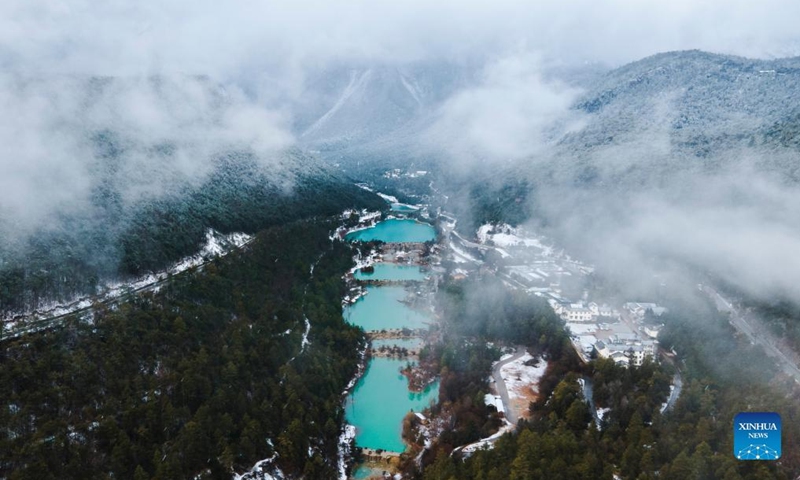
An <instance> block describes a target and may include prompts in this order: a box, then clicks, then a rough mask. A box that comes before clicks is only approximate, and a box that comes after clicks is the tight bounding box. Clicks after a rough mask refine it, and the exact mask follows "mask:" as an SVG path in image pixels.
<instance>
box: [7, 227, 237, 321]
mask: <svg viewBox="0 0 800 480" xmlns="http://www.w3.org/2000/svg"><path fill="white" fill-rule="evenodd" d="M252 239H253V237H252V236H250V235H247V234H245V233H231V234H228V235H223V234H221V233H219V232H217V231H216V230H213V229H208V230H207V231H206V242H205V244H204V245H203V247H202V248H201V249H200V251H199V252H198V253H196V254H195V255H192V256H190V257H186V258H183V259H181V260H180V261H178V262H177V263H175V264H174V265H172V266H171V267H169V268H167V269H166V270H163V271H161V272H158V273H152V274H148V275H144V276H142V277H139V278H137V279H135V280H132V281H128V282H107V283H106V284H105V285H104V286H102V287H100V289H99V290H100V293H99V294H97V295H93V296H86V297H81V298H75V299H73V300H71V301H68V302H52V303H50V304H49V305H46V306H44V307H42V308H39V309H37V310H36V311H33V312H15V313H10V314H6V315H5V316H4V317H2V318H0V321H2V322H3V328H4V330H3V332H13V331H14V330H16V329H17V327H19V326H21V325H20V323H21V322H25V321H33V320H40V319H46V318H54V317H61V316H63V315H67V314H70V313H75V312H78V311H81V310H84V309H87V308H89V307H91V306H92V304H93V303H94V302H100V303H103V302H108V301H111V300H115V299H117V298H120V297H122V296H123V295H125V294H128V293H131V292H137V291H141V290H146V289H157V288H158V284H160V283H161V282H163V281H165V280H166V279H167V278H169V277H170V275H177V274H179V273H182V272H185V271H186V270H189V269H190V268H194V267H199V266H200V265H203V264H205V263H207V262H209V261H211V260H213V259H214V258H217V257H222V256H225V255H227V254H228V253H230V252H232V251H234V250H236V249H238V248H241V247H243V246H244V245H245V244H247V243H249V242H251V241H252ZM46 327H47V325H44V326H40V327H38V328H31V329H24V328H21V329H19V330H18V332H17V334H19V335H21V334H23V333H26V332H32V331H35V330H37V329H40V328H46ZM14 335H15V334H14V333H11V334H10V335H9V337H11V336H14Z"/></svg>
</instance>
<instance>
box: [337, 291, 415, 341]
mask: <svg viewBox="0 0 800 480" xmlns="http://www.w3.org/2000/svg"><path fill="white" fill-rule="evenodd" d="M367 292H368V293H367V294H366V295H365V296H363V297H361V298H359V299H358V301H357V302H356V303H355V304H353V305H350V306H348V307H347V308H345V311H344V318H345V319H347V321H348V322H350V323H352V324H353V325H358V326H359V327H361V328H363V329H364V330H366V331H372V330H383V329H391V328H425V327H427V323H428V322H430V321H431V319H430V318H428V317H427V316H426V315H425V314H423V313H421V312H419V311H417V310H414V309H412V308H409V307H408V306H407V305H406V304H404V303H401V302H400V300H403V299H405V298H406V295H407V294H406V290H405V288H404V287H403V286H401V285H384V286H380V287H375V286H367Z"/></svg>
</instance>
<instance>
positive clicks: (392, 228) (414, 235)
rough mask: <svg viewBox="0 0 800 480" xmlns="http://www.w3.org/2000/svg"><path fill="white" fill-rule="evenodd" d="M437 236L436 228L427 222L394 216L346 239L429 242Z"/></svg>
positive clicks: (351, 240)
mask: <svg viewBox="0 0 800 480" xmlns="http://www.w3.org/2000/svg"><path fill="white" fill-rule="evenodd" d="M435 238H436V230H434V228H433V227H432V226H430V225H428V224H427V223H421V222H417V221H415V220H408V219H397V218H392V219H390V220H385V221H383V222H379V223H378V224H377V225H375V226H374V227H370V228H366V229H364V230H358V231H355V232H351V233H348V234H347V236H346V237H345V239H346V240H348V241H350V242H353V241H357V240H361V241H370V240H381V241H384V242H387V243H405V242H427V241H428V240H434V239H435Z"/></svg>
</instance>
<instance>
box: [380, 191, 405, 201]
mask: <svg viewBox="0 0 800 480" xmlns="http://www.w3.org/2000/svg"><path fill="white" fill-rule="evenodd" d="M378 196H379V197H381V198H382V199H384V200H386V201H387V202H389V203H400V201H399V200H398V199H397V197H394V196H392V195H386V194H385V193H381V192H378Z"/></svg>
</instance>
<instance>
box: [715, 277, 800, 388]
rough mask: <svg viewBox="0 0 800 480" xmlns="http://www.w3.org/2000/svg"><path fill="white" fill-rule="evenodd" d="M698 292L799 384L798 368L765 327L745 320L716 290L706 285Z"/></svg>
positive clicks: (753, 321) (754, 320)
mask: <svg viewBox="0 0 800 480" xmlns="http://www.w3.org/2000/svg"><path fill="white" fill-rule="evenodd" d="M700 290H702V291H703V292H705V293H706V294H707V295H708V296H710V297H711V299H712V300H714V302H715V303H716V305H717V310H719V311H720V312H729V313H730V320H729V321H730V324H731V325H732V326H733V328H735V329H736V330H738V331H739V332H740V333H743V334H744V335H745V336H746V337H747V339H748V340H750V343H752V344H753V345H755V344H758V345H760V346H761V347H762V348H763V349H764V352H765V353H766V354H767V355H768V356H769V357H770V358H772V359H773V360H775V361H776V363H777V364H778V366H779V367H780V369H781V370H782V371H783V372H784V373H785V374H786V375H788V376H790V377H792V378H794V381H795V382H796V383H798V384H800V368H798V366H797V363H795V361H794V360H793V359H792V358H790V355H787V354H786V353H784V352H782V351H781V350H780V349H779V348H778V347H777V341H776V340H775V339H774V338H773V337H772V332H770V331H769V330H768V329H767V327H766V326H764V325H761V324H760V322H758V321H757V320H756V319H753V320H751V319H747V318H745V316H744V315H743V314H742V312H740V311H739V310H738V309H737V308H736V307H735V306H734V305H733V303H731V302H730V301H729V300H727V299H726V298H725V297H723V296H722V295H720V294H719V292H717V291H716V290H714V289H713V288H711V287H709V286H708V285H702V286H700Z"/></svg>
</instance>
